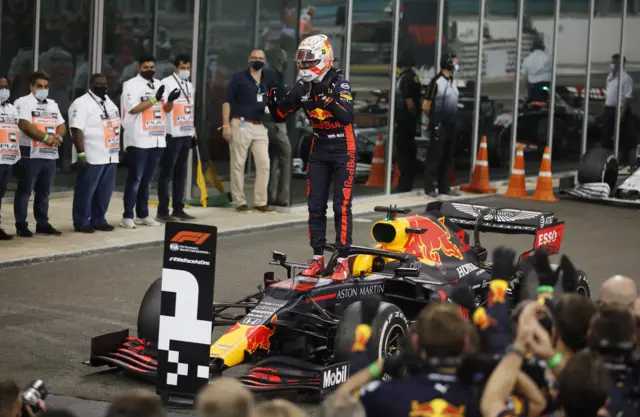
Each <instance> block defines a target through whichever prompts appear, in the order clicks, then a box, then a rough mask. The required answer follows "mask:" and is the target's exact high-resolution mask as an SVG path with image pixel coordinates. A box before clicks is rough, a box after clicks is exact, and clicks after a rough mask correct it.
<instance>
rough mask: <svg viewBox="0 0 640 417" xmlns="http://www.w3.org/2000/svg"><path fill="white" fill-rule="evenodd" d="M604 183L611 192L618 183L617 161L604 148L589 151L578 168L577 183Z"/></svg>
mask: <svg viewBox="0 0 640 417" xmlns="http://www.w3.org/2000/svg"><path fill="white" fill-rule="evenodd" d="M594 182H604V183H606V184H608V185H609V188H610V189H611V191H612V192H613V190H615V188H616V185H617V182H618V160H617V159H616V157H615V155H614V154H613V153H612V152H611V151H609V150H608V149H605V148H594V149H589V150H588V151H587V153H585V154H584V157H583V158H582V161H581V162H580V166H579V167H578V183H579V184H589V183H594Z"/></svg>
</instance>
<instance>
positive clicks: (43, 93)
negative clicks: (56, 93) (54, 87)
mask: <svg viewBox="0 0 640 417" xmlns="http://www.w3.org/2000/svg"><path fill="white" fill-rule="evenodd" d="M35 96H36V98H37V99H38V101H45V100H46V99H47V97H48V96H49V90H36V93H35Z"/></svg>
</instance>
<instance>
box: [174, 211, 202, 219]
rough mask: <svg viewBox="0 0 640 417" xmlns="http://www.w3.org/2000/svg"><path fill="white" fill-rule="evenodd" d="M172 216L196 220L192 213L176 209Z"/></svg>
mask: <svg viewBox="0 0 640 417" xmlns="http://www.w3.org/2000/svg"><path fill="white" fill-rule="evenodd" d="M171 216H173V217H175V218H177V219H180V220H195V219H196V217H195V216H192V215H190V214H187V213H185V212H184V211H174V212H173V213H171Z"/></svg>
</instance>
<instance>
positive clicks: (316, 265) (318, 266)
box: [300, 256, 324, 277]
mask: <svg viewBox="0 0 640 417" xmlns="http://www.w3.org/2000/svg"><path fill="white" fill-rule="evenodd" d="M300 274H301V275H302V276H305V277H315V276H318V275H322V274H324V256H317V257H314V259H313V262H311V264H310V265H309V266H308V267H307V269H305V270H303V271H302V272H301V273H300Z"/></svg>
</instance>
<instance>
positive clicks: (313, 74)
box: [268, 35, 356, 280]
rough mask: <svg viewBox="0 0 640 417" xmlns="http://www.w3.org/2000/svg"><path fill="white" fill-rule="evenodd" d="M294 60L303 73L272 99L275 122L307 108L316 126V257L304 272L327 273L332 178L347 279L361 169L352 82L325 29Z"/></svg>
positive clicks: (312, 214) (341, 269)
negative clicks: (283, 93) (335, 58)
mask: <svg viewBox="0 0 640 417" xmlns="http://www.w3.org/2000/svg"><path fill="white" fill-rule="evenodd" d="M295 62H296V65H297V66H298V69H299V75H300V79H299V80H298V81H297V82H296V84H295V85H294V86H293V88H292V89H291V90H290V91H289V93H288V94H287V95H286V96H285V97H284V98H280V97H277V95H278V94H277V89H276V88H271V89H270V90H269V99H268V104H269V112H270V114H271V116H272V117H273V120H274V122H276V123H280V122H283V121H284V120H285V119H286V118H287V117H288V116H289V115H291V114H293V113H295V112H296V111H297V110H298V109H300V108H303V109H304V112H305V113H306V115H307V117H308V118H309V122H310V123H311V126H312V127H313V142H312V144H311V151H310V153H309V162H308V164H307V199H308V204H309V236H310V243H311V247H312V248H313V255H314V256H313V257H314V260H313V262H312V263H311V265H309V267H308V268H307V269H305V270H304V271H302V275H304V276H317V275H322V274H323V273H324V269H325V265H324V256H323V253H324V247H325V245H326V242H327V239H326V234H327V202H328V200H329V189H330V186H331V181H332V180H333V183H334V196H333V212H334V215H335V227H336V249H337V250H338V260H337V263H336V265H335V267H334V269H333V274H332V276H331V278H332V279H336V280H344V279H346V278H347V276H348V273H349V264H348V261H347V256H348V254H349V247H350V246H351V231H352V226H351V200H352V187H353V177H354V174H355V169H356V141H355V136H354V134H353V126H352V123H353V117H354V114H353V98H352V96H351V86H350V85H349V82H348V81H347V80H345V79H344V78H342V76H341V75H340V73H339V72H338V70H336V69H335V68H333V48H332V47H331V44H330V43H329V40H328V38H327V36H326V35H313V36H309V37H308V38H306V39H304V40H303V41H302V42H301V43H300V46H299V47H298V50H297V51H296V57H295Z"/></svg>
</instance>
